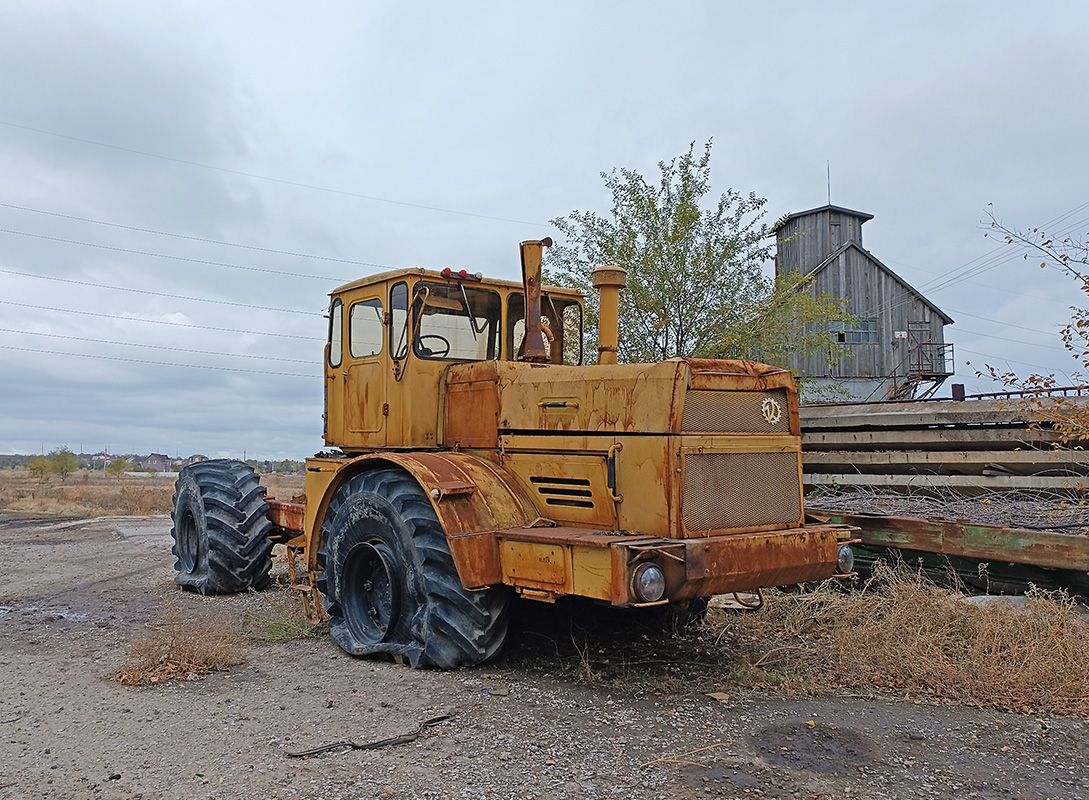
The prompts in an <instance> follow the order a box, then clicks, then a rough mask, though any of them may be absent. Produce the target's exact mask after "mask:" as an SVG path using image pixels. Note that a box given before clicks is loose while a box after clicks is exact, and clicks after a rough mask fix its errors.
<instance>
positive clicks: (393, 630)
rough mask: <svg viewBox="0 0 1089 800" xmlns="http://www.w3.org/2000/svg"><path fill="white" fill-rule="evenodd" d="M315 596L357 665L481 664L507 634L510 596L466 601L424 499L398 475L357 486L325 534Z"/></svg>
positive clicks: (339, 499)
mask: <svg viewBox="0 0 1089 800" xmlns="http://www.w3.org/2000/svg"><path fill="white" fill-rule="evenodd" d="M321 534H322V545H321V548H320V549H319V550H318V566H319V568H320V569H321V574H320V576H319V578H318V588H319V589H320V590H321V591H322V593H323V594H324V595H325V607H326V610H327V611H328V612H329V633H330V634H331V635H332V637H333V638H334V639H335V640H336V642H337V644H338V645H340V647H341V648H342V649H343V650H344V651H345V652H348V653H350V654H352V655H369V654H375V653H386V654H389V655H391V656H394V657H397V658H404V659H407V660H408V663H409V664H410V666H412V667H414V668H417V667H437V668H439V669H454V668H457V667H462V666H471V665H474V664H481V663H483V662H485V661H487V660H488V659H490V658H492V657H493V656H495V655H496V653H498V652H499V650H500V648H501V647H502V645H503V641H504V639H505V638H506V634H507V605H508V602H509V599H510V594H509V591H508V590H507V589H506V587H495V588H490V589H484V590H480V591H472V592H470V591H467V590H466V589H465V588H464V587H463V586H462V585H461V579H460V578H459V577H458V574H457V568H456V567H455V566H454V559H453V557H452V556H451V555H450V548H449V546H448V545H447V542H446V534H445V533H444V532H443V529H442V525H441V524H440V523H439V520H438V517H437V516H436V515H435V511H434V509H433V508H432V507H431V502H430V500H428V498H427V495H425V494H424V492H423V490H422V489H421V488H420V486H419V484H417V483H416V481H415V480H414V479H413V478H412V477H411V476H410V475H409V474H408V473H406V472H404V471H402V470H399V469H392V468H386V469H378V470H374V471H371V472H365V473H363V474H361V475H357V476H355V477H354V478H351V479H350V480H349V481H348V482H347V483H346V484H345V485H344V486H342V487H341V488H340V489H339V490H338V491H337V493H336V496H335V497H334V498H333V500H332V502H331V503H330V504H329V510H328V513H327V514H326V517H325V523H324V524H323V525H322V531H321Z"/></svg>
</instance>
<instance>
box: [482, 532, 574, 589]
mask: <svg viewBox="0 0 1089 800" xmlns="http://www.w3.org/2000/svg"><path fill="white" fill-rule="evenodd" d="M499 553H500V558H501V559H502V563H503V582H504V583H506V584H509V585H511V586H528V587H531V588H537V589H549V590H552V591H558V592H562V593H564V594H569V593H570V591H571V581H570V572H571V556H570V552H569V550H568V548H567V546H566V545H564V544H561V543H559V542H556V543H547V544H546V543H540V542H520V541H514V540H511V539H501V540H500V545H499Z"/></svg>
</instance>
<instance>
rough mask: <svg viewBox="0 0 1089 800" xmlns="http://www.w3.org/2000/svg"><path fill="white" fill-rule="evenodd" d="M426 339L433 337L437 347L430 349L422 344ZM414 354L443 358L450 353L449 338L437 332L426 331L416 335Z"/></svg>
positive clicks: (423, 356) (422, 356)
mask: <svg viewBox="0 0 1089 800" xmlns="http://www.w3.org/2000/svg"><path fill="white" fill-rule="evenodd" d="M428 339H434V340H435V341H436V342H437V345H438V348H437V349H432V348H430V347H428V346H427V345H426V344H424V342H425V341H427V340H428ZM416 354H417V355H418V356H420V357H421V358H445V357H446V356H448V355H450V340H449V339H447V338H446V337H444V336H439V335H438V334H437V333H428V334H424V335H423V336H417V337H416Z"/></svg>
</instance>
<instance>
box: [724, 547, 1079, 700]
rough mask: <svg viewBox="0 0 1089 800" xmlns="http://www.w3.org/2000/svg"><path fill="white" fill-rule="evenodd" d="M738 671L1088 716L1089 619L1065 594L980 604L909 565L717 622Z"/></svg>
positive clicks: (748, 677) (778, 681)
mask: <svg viewBox="0 0 1089 800" xmlns="http://www.w3.org/2000/svg"><path fill="white" fill-rule="evenodd" d="M708 636H714V646H715V648H719V649H721V651H722V653H723V655H726V654H727V653H729V654H731V661H732V668H731V673H732V675H731V677H732V678H733V679H734V680H736V681H738V682H741V683H745V684H749V685H780V686H783V687H784V688H787V689H793V690H799V691H812V690H819V689H821V688H822V687H823V688H829V687H838V688H848V689H861V690H865V691H875V690H876V691H889V692H894V693H898V694H904V695H908V696H914V697H917V698H928V699H931V700H939V701H941V700H945V701H951V702H956V703H963V704H970V705H977V706H988V707H993V708H999V709H1004V710H1010V711H1019V712H1023V713H1030V712H1051V713H1055V714H1061V715H1077V716H1084V715H1087V714H1089V623H1086V622H1085V620H1083V619H1082V618H1081V617H1079V616H1078V615H1077V614H1076V613H1075V612H1074V601H1073V600H1071V599H1070V598H1069V597H1067V596H1065V595H1063V594H1061V593H1052V592H1039V591H1037V592H1033V593H1032V594H1031V595H1029V602H1028V604H1027V605H1024V606H1020V607H1017V606H1014V605H1013V604H1012V603H1009V602H1006V601H1004V600H999V601H996V602H991V603H988V604H986V605H984V606H976V605H973V604H970V603H966V602H965V601H964V599H963V597H961V596H960V595H958V594H957V593H955V592H951V591H949V590H947V589H943V588H941V587H938V586H936V585H934V584H933V583H931V582H930V581H928V580H927V579H926V578H924V577H922V576H920V575H918V574H915V573H913V572H911V571H909V570H907V569H905V568H902V567H897V568H890V567H888V566H884V565H878V568H877V570H876V571H875V573H874V577H873V578H872V579H871V580H870V581H868V582H867V583H866V585H865V586H864V587H863V588H862V589H861V590H860V591H858V592H856V593H853V594H847V593H843V592H840V591H837V590H835V589H834V588H832V587H831V586H824V587H822V588H820V589H818V590H817V591H815V592H812V593H809V594H796V595H786V594H778V595H771V596H770V597H769V602H768V606H767V607H766V608H765V610H764V611H763V612H761V613H758V614H739V615H730V616H725V617H718V618H715V619H713V620H709V621H708V623H707V624H706V626H705V629H704V637H705V638H706V637H708Z"/></svg>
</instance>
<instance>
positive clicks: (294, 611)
mask: <svg viewBox="0 0 1089 800" xmlns="http://www.w3.org/2000/svg"><path fill="white" fill-rule="evenodd" d="M282 577H283V578H284V581H283V582H281V583H276V584H275V585H274V587H273V588H271V589H269V590H268V591H266V592H262V593H261V594H260V595H256V596H255V597H254V599H255V600H256V601H257V602H255V603H253V604H252V607H250V608H248V609H247V610H246V612H245V615H244V621H243V624H244V626H245V630H246V633H247V636H248V637H249V639H250V641H252V642H253V643H254V644H282V643H283V642H290V641H294V640H296V639H320V638H322V637H324V635H325V634H326V633H327V632H328V626H327V625H314V624H311V623H310V621H309V620H307V618H306V612H305V611H304V610H303V604H302V599H301V598H300V597H299V592H298V590H297V589H292V588H291V587H290V586H289V585H287V582H286V577H287V576H286V575H284V576H282Z"/></svg>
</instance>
